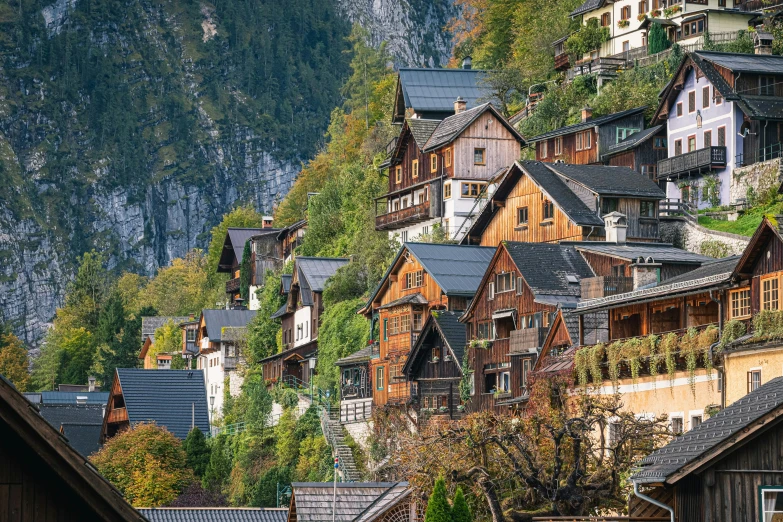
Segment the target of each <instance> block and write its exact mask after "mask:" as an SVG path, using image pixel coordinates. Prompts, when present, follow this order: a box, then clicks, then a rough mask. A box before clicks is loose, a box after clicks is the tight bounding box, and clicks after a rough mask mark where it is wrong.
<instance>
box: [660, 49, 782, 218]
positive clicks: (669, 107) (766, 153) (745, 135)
mask: <svg viewBox="0 0 783 522" xmlns="http://www.w3.org/2000/svg"><path fill="white" fill-rule="evenodd" d="M653 124H666V128H667V142H668V147H669V153H668V158H667V159H662V160H660V161H659V162H658V168H657V176H658V178H659V179H661V180H664V181H667V182H668V184H667V196H668V197H669V198H672V199H680V200H682V201H684V202H689V203H691V204H692V205H694V206H698V207H702V208H703V207H706V206H714V203H715V202H714V201H712V202H711V201H710V200H711V198H710V197H709V194H708V195H707V196H705V195H704V190H706V189H707V187H706V185H705V184H706V180H705V177H706V176H716V177H717V178H718V181H719V183H718V186H717V191H718V194H717V195H718V196H719V197H718V199H719V203H720V204H721V205H729V204H732V203H737V202H738V201H734V200H732V191H731V187H732V184H734V183H735V179H734V176H733V175H732V174H733V172H734V169H736V168H738V167H742V166H746V165H752V164H755V163H758V162H763V161H767V160H773V159H777V158H779V157H780V155H781V142H782V141H783V57H781V56H772V55H759V54H756V55H752V54H738V53H736V54H735V53H722V52H714V51H695V52H692V53H689V54H687V55H686V56H685V57H684V58H683V60H682V62H681V63H680V66H679V68H678V69H677V71H676V72H675V74H674V76H673V78H672V80H671V81H670V82H669V84H668V85H667V86H666V88H665V89H664V91H663V92H662V95H661V102H660V105H659V106H658V109H657V110H656V112H655V115H654V116H653ZM711 190H715V189H714V188H713V189H711ZM733 197H734V198H735V199H738V198H737V195H736V192H735V195H734V196H733ZM744 197H745V191H744V190H742V191H741V198H743V199H744Z"/></svg>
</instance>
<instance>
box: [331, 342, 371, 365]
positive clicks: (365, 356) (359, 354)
mask: <svg viewBox="0 0 783 522" xmlns="http://www.w3.org/2000/svg"><path fill="white" fill-rule="evenodd" d="M371 357H372V345H367V346H365V347H364V348H362V349H361V350H359V351H356V352H354V353H352V354H351V355H346V356H345V357H343V358H342V359H338V360H337V361H335V363H334V365H335V366H348V365H351V364H357V363H362V362H365V361H369V360H370V358H371Z"/></svg>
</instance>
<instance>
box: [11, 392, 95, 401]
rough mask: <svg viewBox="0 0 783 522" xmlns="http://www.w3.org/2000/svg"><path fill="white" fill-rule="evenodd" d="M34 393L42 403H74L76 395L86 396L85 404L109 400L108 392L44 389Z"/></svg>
mask: <svg viewBox="0 0 783 522" xmlns="http://www.w3.org/2000/svg"><path fill="white" fill-rule="evenodd" d="M25 395H28V394H25ZM34 395H40V396H41V403H42V404H76V399H77V397H87V402H86V403H85V404H106V403H107V402H108V401H109V392H61V391H44V392H39V393H36V394H34Z"/></svg>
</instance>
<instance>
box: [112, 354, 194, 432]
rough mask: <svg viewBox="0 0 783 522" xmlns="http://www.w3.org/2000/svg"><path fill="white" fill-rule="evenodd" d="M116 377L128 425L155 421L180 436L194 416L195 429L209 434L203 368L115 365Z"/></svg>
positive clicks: (188, 430) (189, 425)
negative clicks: (173, 368) (142, 368)
mask: <svg viewBox="0 0 783 522" xmlns="http://www.w3.org/2000/svg"><path fill="white" fill-rule="evenodd" d="M117 378H118V379H119V381H120V386H121V387H122V396H123V398H124V399H125V408H126V410H127V413H128V421H129V422H130V423H131V424H135V423H137V422H155V423H156V424H157V425H158V426H163V427H165V428H166V429H167V430H169V431H170V432H171V433H173V434H174V435H175V436H176V437H178V438H180V439H184V438H185V437H187V435H188V432H190V428H191V421H192V418H193V415H195V421H196V426H197V427H198V429H200V430H201V431H202V432H203V433H209V414H208V412H207V388H206V385H205V384H204V372H203V370H160V371H154V370H141V369H137V368H117Z"/></svg>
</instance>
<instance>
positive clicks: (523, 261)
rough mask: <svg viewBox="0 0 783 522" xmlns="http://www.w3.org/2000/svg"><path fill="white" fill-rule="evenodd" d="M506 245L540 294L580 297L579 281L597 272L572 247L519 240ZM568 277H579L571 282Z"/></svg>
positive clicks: (531, 287)
mask: <svg viewBox="0 0 783 522" xmlns="http://www.w3.org/2000/svg"><path fill="white" fill-rule="evenodd" d="M502 244H503V246H504V247H505V249H506V250H507V251H508V255H509V256H510V257H511V260H512V261H513V262H514V265H516V267H517V269H518V270H519V272H520V273H521V274H522V277H524V278H525V282H526V283H527V284H528V286H529V287H530V289H531V290H532V291H533V294H535V296H536V297H538V296H539V295H541V294H546V295H556V296H574V297H579V295H580V294H581V286H580V283H579V280H581V278H583V277H585V278H586V277H593V275H594V274H593V271H592V269H591V268H590V266H589V265H588V264H587V261H585V259H584V258H583V257H582V256H581V255H580V254H579V252H577V250H576V249H575V248H574V247H572V246H567V245H560V244H558V243H520V242H516V241H503V243H502ZM567 276H576V281H575V282H571V281H569V280H568V277H567Z"/></svg>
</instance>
